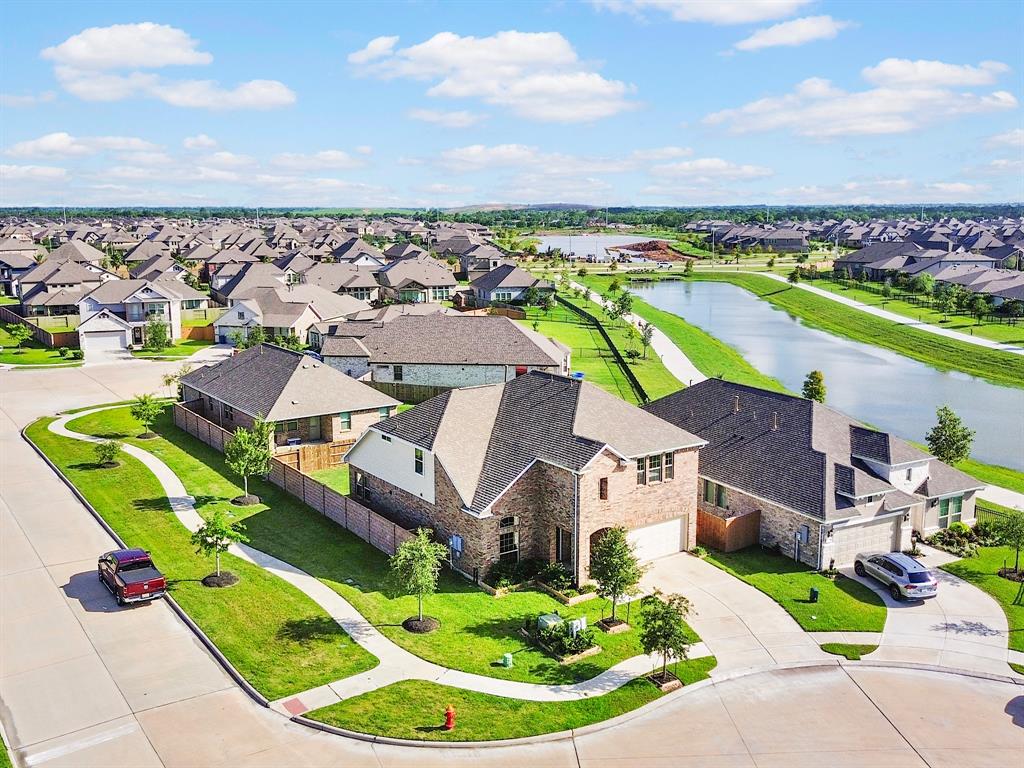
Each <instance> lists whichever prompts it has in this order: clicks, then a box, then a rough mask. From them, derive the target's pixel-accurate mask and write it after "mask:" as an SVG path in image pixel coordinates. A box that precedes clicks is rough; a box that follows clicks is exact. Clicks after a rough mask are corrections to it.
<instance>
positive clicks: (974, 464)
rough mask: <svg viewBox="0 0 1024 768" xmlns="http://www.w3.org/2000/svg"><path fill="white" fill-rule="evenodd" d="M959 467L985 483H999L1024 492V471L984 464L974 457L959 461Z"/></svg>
mask: <svg viewBox="0 0 1024 768" xmlns="http://www.w3.org/2000/svg"><path fill="white" fill-rule="evenodd" d="M955 466H956V467H957V468H958V469H960V470H962V471H964V472H966V473H967V474H968V475H970V476H971V477H976V478H978V479H979V480H981V481H982V482H983V483H989V484H991V485H998V486H999V487H1000V488H1006V489H1008V490H1011V491H1017V493H1024V472H1020V471H1018V470H1016V469H1010V468H1009V467H1002V466H999V465H998V464H983V463H981V462H980V461H975V460H974V459H965V460H964V461H958V462H957V463H956V465H955Z"/></svg>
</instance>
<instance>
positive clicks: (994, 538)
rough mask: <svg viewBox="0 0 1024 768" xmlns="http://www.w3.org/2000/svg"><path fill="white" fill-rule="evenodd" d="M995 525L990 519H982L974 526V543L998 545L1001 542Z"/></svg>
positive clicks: (990, 545) (988, 545) (986, 545)
mask: <svg viewBox="0 0 1024 768" xmlns="http://www.w3.org/2000/svg"><path fill="white" fill-rule="evenodd" d="M996 528H997V526H996V524H995V523H993V522H992V521H990V520H982V521H981V522H979V523H978V524H976V525H975V526H974V529H973V533H974V543H975V544H977V545H978V546H979V547H998V546H999V545H1000V544H1002V543H1003V540H1002V538H1001V537H1000V536H999V532H998V530H996Z"/></svg>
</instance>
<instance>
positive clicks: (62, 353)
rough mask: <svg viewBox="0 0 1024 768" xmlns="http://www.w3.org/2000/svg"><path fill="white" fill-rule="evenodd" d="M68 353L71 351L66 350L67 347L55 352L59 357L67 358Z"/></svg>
mask: <svg viewBox="0 0 1024 768" xmlns="http://www.w3.org/2000/svg"><path fill="white" fill-rule="evenodd" d="M70 351H71V350H70V349H68V348H67V347H61V348H60V349H58V350H57V354H58V355H60V356H61V357H67V356H68V352H70Z"/></svg>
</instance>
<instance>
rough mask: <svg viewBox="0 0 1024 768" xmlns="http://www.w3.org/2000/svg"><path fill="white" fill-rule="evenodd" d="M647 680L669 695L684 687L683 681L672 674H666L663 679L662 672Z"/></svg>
mask: <svg viewBox="0 0 1024 768" xmlns="http://www.w3.org/2000/svg"><path fill="white" fill-rule="evenodd" d="M647 679H648V680H650V681H651V682H652V683H654V684H655V685H656V686H658V688H659V689H660V690H661V692H662V693H668V692H669V691H674V690H676V689H677V688H682V687H683V681H682V680H680V679H679V678H678V677H676V676H675V675H673V674H672V673H671V672H666V673H665V676H664V677H662V675H661V672H655V673H654V674H652V675H648V676H647Z"/></svg>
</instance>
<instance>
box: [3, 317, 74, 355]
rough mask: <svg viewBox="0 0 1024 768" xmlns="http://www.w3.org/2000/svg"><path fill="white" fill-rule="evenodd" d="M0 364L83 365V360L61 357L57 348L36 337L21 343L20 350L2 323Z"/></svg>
mask: <svg viewBox="0 0 1024 768" xmlns="http://www.w3.org/2000/svg"><path fill="white" fill-rule="evenodd" d="M0 347H2V348H3V351H0V364H5V365H61V364H64V365H70V364H75V365H81V364H82V361H81V360H79V361H74V360H68V359H66V358H63V357H61V356H60V355H59V354H58V353H57V350H56V349H50V348H49V347H44V346H43V345H42V344H40V343H39V342H38V341H36V340H35V339H29V340H28V341H26V342H24V343H23V344H22V345H21V349H20V350H16V349H15V348H14V340H13V339H12V338H11V334H9V333H8V332H7V331H6V329H5V328H4V327H3V325H0Z"/></svg>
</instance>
